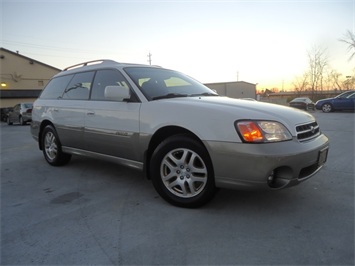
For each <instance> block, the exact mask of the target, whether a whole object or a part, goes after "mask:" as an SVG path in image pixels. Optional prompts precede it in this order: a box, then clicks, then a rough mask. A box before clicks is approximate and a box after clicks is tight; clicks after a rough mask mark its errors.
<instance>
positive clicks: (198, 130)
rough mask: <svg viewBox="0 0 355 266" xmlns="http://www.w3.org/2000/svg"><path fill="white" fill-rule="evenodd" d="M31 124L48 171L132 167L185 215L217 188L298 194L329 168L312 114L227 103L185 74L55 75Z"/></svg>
mask: <svg viewBox="0 0 355 266" xmlns="http://www.w3.org/2000/svg"><path fill="white" fill-rule="evenodd" d="M32 119H33V121H32V123H31V133H32V136H33V138H34V139H35V140H36V141H38V144H39V146H38V147H39V149H40V150H42V152H43V156H44V158H45V160H46V161H47V162H48V163H49V164H50V165H53V166H59V165H64V164H66V163H68V162H69V161H70V158H71V155H72V154H76V155H85V156H90V157H94V158H96V159H106V160H110V161H113V162H116V163H119V164H123V165H126V166H130V167H134V168H137V169H140V170H142V171H144V172H145V174H146V176H147V177H148V178H149V179H151V180H152V183H153V185H154V187H155V189H156V191H157V192H158V193H159V195H160V196H161V197H162V198H164V199H165V200H166V201H168V202H170V203H172V204H174V205H177V206H182V207H198V206H201V205H202V204H205V203H206V202H208V201H209V200H211V199H212V197H213V195H214V194H215V192H216V189H217V188H230V189H247V190H248V189H268V190H276V189H282V188H286V187H290V186H294V185H297V184H299V183H301V182H302V181H305V180H307V179H308V178H310V177H311V176H313V175H314V174H315V173H317V172H318V171H319V170H320V169H321V168H322V167H323V165H324V164H325V162H326V159H327V153H328V148H329V142H328V138H327V137H326V136H325V135H324V134H323V133H322V131H321V130H320V127H319V125H318V123H317V121H316V119H315V118H314V117H313V116H312V115H311V114H308V113H306V112H299V111H296V110H295V109H293V108H290V107H286V106H279V105H275V104H268V103H260V102H257V101H247V100H238V99H232V98H228V97H220V96H219V95H218V94H217V93H216V92H214V91H213V90H211V89H209V88H208V87H206V86H204V85H203V84H201V83H199V82H197V81H196V80H194V79H192V78H190V77H188V76H187V75H184V74H182V73H180V72H177V71H174V70H169V69H164V68H162V67H155V66H147V65H137V64H124V63H118V62H115V61H111V60H97V61H91V62H85V63H81V64H79V65H75V66H72V67H68V68H66V69H64V70H63V71H62V72H60V73H58V74H57V75H55V76H54V77H53V78H52V79H51V80H50V81H49V83H48V84H47V86H46V87H45V89H44V90H43V92H42V94H41V96H40V97H39V98H38V99H37V100H36V101H35V103H34V107H33V113H32ZM137 193H139V192H137Z"/></svg>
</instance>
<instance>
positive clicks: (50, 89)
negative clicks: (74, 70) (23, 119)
mask: <svg viewBox="0 0 355 266" xmlns="http://www.w3.org/2000/svg"><path fill="white" fill-rule="evenodd" d="M73 76H74V75H68V76H62V77H58V78H54V79H51V80H50V81H49V83H48V84H47V86H46V87H45V88H44V90H43V91H42V94H41V96H40V98H41V99H59V98H62V95H63V92H64V90H65V88H66V87H67V86H68V83H69V82H70V80H71V79H72V78H73Z"/></svg>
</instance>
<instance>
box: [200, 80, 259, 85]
mask: <svg viewBox="0 0 355 266" xmlns="http://www.w3.org/2000/svg"><path fill="white" fill-rule="evenodd" d="M232 83H245V84H250V85H256V84H254V83H250V82H246V81H227V82H209V83H203V84H204V85H217V84H232Z"/></svg>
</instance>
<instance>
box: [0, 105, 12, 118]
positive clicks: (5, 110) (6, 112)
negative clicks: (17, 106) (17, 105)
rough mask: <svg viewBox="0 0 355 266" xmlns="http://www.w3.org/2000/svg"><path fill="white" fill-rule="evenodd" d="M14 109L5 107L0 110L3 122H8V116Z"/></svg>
mask: <svg viewBox="0 0 355 266" xmlns="http://www.w3.org/2000/svg"><path fill="white" fill-rule="evenodd" d="M13 109H14V108H13V107H4V108H1V109H0V112H1V121H3V122H6V121H7V116H8V115H9V112H12V111H13Z"/></svg>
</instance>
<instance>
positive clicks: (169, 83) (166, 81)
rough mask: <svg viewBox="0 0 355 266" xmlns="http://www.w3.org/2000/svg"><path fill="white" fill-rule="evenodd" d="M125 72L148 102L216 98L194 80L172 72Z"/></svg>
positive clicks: (147, 69) (131, 69)
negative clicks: (203, 97) (178, 98)
mask: <svg viewBox="0 0 355 266" xmlns="http://www.w3.org/2000/svg"><path fill="white" fill-rule="evenodd" d="M124 70H125V72H126V73H127V74H128V75H129V77H130V78H131V79H132V80H133V82H134V83H135V84H136V85H137V86H138V88H139V89H140V90H141V91H142V93H143V94H144V96H145V97H146V98H147V99H148V100H149V101H152V100H159V99H164V98H175V97H192V96H218V94H217V93H215V92H214V91H213V90H211V89H209V88H208V87H206V86H205V85H203V84H201V83H199V82H197V81H196V80H194V79H192V78H190V77H188V76H186V75H184V74H182V73H179V72H176V71H173V70H167V69H162V68H153V67H126V68H125V69H124Z"/></svg>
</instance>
